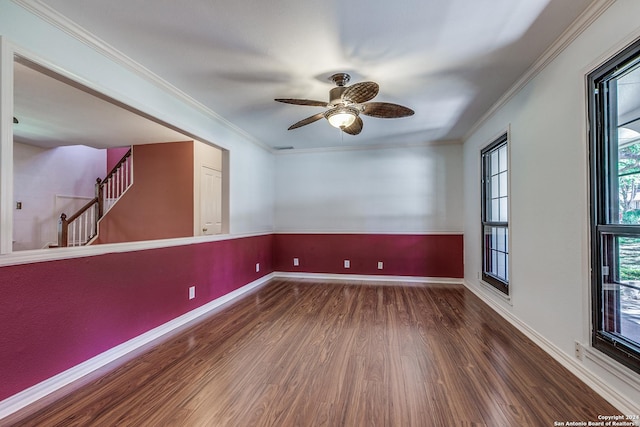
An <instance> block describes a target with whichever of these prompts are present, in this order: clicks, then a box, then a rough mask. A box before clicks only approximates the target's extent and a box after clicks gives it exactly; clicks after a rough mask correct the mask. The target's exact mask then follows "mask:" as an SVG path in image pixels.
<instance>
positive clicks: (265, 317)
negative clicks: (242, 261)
mask: <svg viewBox="0 0 640 427" xmlns="http://www.w3.org/2000/svg"><path fill="white" fill-rule="evenodd" d="M600 414H602V415H613V414H618V411H617V410H616V409H615V408H613V407H612V406H611V405H610V404H608V403H607V402H606V401H604V400H603V399H602V398H601V397H599V396H598V395H596V394H595V393H594V392H592V391H591V390H590V389H589V388H588V387H586V386H585V385H584V384H583V383H582V382H580V381H579V380H578V379H577V378H576V377H574V376H573V375H572V374H570V373H569V372H568V371H567V370H565V369H564V368H563V367H562V366H560V365H559V364H558V363H556V362H555V361H554V360H553V359H552V358H551V357H550V356H548V355H547V354H546V353H544V352H543V351H542V350H541V349H539V348H538V347H536V345H534V344H533V343H532V342H531V341H530V340H528V339H527V338H526V337H524V336H523V335H522V334H521V333H519V332H518V331H517V330H516V329H515V328H513V327H511V326H510V325H509V324H508V323H507V322H505V321H504V320H502V319H501V318H500V317H499V316H498V315H497V314H496V313H494V312H493V311H492V310H491V309H490V308H489V307H487V306H486V305H485V304H484V303H483V302H481V301H480V300H479V299H478V298H477V297H476V296H475V295H473V294H472V293H470V292H469V291H467V290H465V289H464V288H463V287H462V286H457V285H446V286H444V285H410V284H407V285H406V286H399V285H392V286H384V285H379V284H366V283H363V284H348V283H314V282H306V281H293V280H274V281H272V282H270V283H269V284H267V285H266V286H264V287H262V288H260V289H259V290H257V291H255V292H254V293H252V294H250V295H248V296H246V297H245V298H243V299H242V300H240V301H238V302H237V303H235V304H233V305H230V306H228V307H226V308H224V309H223V310H221V311H219V312H217V313H215V314H214V315H212V316H211V317H209V318H207V319H206V320H205V321H203V322H202V323H200V324H198V325H196V326H194V327H191V328H189V329H188V330H186V331H184V332H183V333H181V334H180V335H179V336H177V337H174V338H172V339H170V340H168V341H166V342H164V343H162V344H160V345H159V346H157V347H154V348H153V349H151V350H150V351H148V352H147V353H145V354H143V355H141V356H140V357H138V358H136V359H134V360H132V361H130V362H128V363H127V364H125V365H123V366H121V367H120V368H118V369H116V370H115V371H113V372H111V373H109V374H108V375H106V376H104V377H102V378H100V379H99V380H97V381H95V382H93V383H90V384H88V385H86V386H84V387H83V388H81V389H80V390H78V391H76V392H74V393H73V394H71V395H69V396H67V397H65V398H63V399H61V400H59V401H57V402H55V403H53V404H51V405H50V406H48V407H46V408H44V409H42V410H40V411H39V412H37V413H35V414H33V415H31V416H30V417H28V418H26V419H23V420H22V421H21V422H19V423H18V424H19V425H24V426H76V425H78V426H88V425H91V426H93V425H99V426H114V425H118V426H253V425H257V426H324V425H326V426H457V425H466V426H492V427H494V426H553V425H554V421H559V422H566V421H585V422H587V421H597V417H598V415H600ZM0 423H1V421H0Z"/></svg>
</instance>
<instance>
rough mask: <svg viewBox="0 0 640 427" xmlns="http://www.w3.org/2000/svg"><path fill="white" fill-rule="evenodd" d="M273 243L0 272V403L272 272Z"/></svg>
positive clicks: (256, 240)
mask: <svg viewBox="0 0 640 427" xmlns="http://www.w3.org/2000/svg"><path fill="white" fill-rule="evenodd" d="M272 239H273V236H271V235H268V236H258V237H247V238H242V239H233V240H224V241H220V242H210V243H202V244H196V245H187V246H178V247H170V248H162V249H150V250H144V251H138V252H127V253H113V254H105V255H99V256H92V257H86V258H79V259H78V258H76V259H69V260H60V261H49V262H42V263H35V264H25V265H16V266H8V267H1V268H0V284H1V285H0V290H1V293H2V297H1V298H2V310H0V400H2V399H5V398H7V397H9V396H11V395H13V394H15V393H18V392H20V391H22V390H24V389H26V388H27V387H30V386H32V385H34V384H37V383H38V382H40V381H43V380H45V379H47V378H49V377H52V376H54V375H56V374H58V373H60V372H62V371H64V370H66V369H69V368H71V367H73V366H75V365H77V364H79V363H81V362H84V361H85V360H87V359H89V358H91V357H93V356H96V355H98V354H100V353H102V352H104V351H106V350H109V349H110V348H112V347H114V346H116V345H118V344H121V343H123V342H125V341H127V340H129V339H131V338H133V337H136V336H138V335H140V334H142V333H144V332H147V331H149V330H150V329H152V328H154V327H156V326H159V325H161V324H163V323H166V322H168V321H170V320H172V319H175V318H176V317H178V316H180V315H182V314H184V313H187V312H188V311H190V310H193V309H195V308H197V307H199V306H201V305H203V304H205V303H207V302H209V301H211V300H214V299H216V298H218V297H220V296H222V295H225V294H227V293H229V292H231V291H233V290H235V289H238V288H239V287H241V286H244V285H246V284H248V283H250V282H252V281H253V280H256V279H258V278H260V277H262V276H263V275H265V274H268V273H271V272H272V271H273V268H272V263H271V261H272V252H271V251H272V248H273V244H272ZM257 262H259V263H260V272H259V273H256V270H255V265H256V263H257ZM192 285H196V298H195V299H193V300H189V299H188V288H189V286H192Z"/></svg>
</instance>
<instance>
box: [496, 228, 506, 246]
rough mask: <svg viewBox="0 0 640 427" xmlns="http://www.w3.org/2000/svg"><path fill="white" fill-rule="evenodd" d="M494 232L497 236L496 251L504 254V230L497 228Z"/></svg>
mask: <svg viewBox="0 0 640 427" xmlns="http://www.w3.org/2000/svg"><path fill="white" fill-rule="evenodd" d="M495 232H496V234H497V236H496V246H495V247H496V249H497V250H499V251H502V252H506V247H505V245H504V234H505V229H504V228H497V229H495Z"/></svg>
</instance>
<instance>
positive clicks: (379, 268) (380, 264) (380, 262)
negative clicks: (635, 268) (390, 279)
mask: <svg viewBox="0 0 640 427" xmlns="http://www.w3.org/2000/svg"><path fill="white" fill-rule="evenodd" d="M382 266H383V264H382V261H378V270H382Z"/></svg>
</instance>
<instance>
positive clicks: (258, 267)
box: [256, 262, 260, 273]
mask: <svg viewBox="0 0 640 427" xmlns="http://www.w3.org/2000/svg"><path fill="white" fill-rule="evenodd" d="M259 271H260V263H259V262H256V273H257V272H259Z"/></svg>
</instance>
